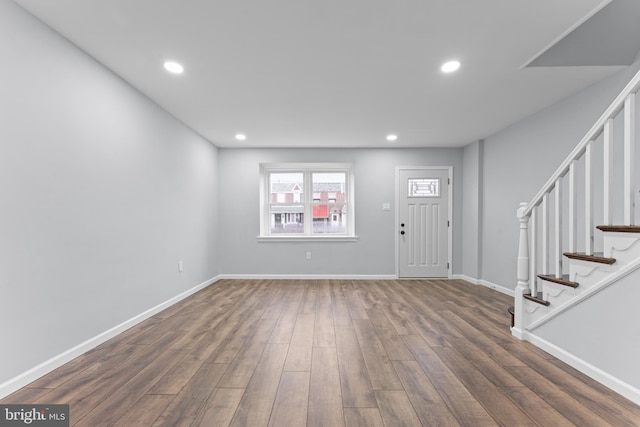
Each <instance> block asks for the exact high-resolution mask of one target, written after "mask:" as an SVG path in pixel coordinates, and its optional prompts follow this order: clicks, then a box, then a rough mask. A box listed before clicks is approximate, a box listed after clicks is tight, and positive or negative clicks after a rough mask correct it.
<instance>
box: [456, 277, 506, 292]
mask: <svg viewBox="0 0 640 427" xmlns="http://www.w3.org/2000/svg"><path fill="white" fill-rule="evenodd" d="M451 278H452V279H457V280H464V281H465V282H469V283H473V284H474V285H482V286H485V287H487V288H489V289H494V290H496V291H498V292H500V293H502V294H505V295H509V296H510V297H512V296H514V293H513V289H509V288H505V287H504V286H501V285H497V284H495V283H491V282H489V281H488V280H483V279H476V278H473V277H469V276H465V275H464V274H453V275H452V276H451Z"/></svg>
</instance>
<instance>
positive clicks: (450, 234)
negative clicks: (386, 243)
mask: <svg viewBox="0 0 640 427" xmlns="http://www.w3.org/2000/svg"><path fill="white" fill-rule="evenodd" d="M402 170H446V171H448V173H449V175H448V176H449V185H447V188H448V190H449V206H447V210H448V213H447V220H448V221H449V227H448V230H447V239H448V244H447V252H448V253H447V262H448V263H449V268H448V269H447V277H448V278H449V279H451V277H452V271H453V166H396V183H395V187H396V188H395V193H396V216H395V221H394V224H393V227H394V229H395V236H396V238H395V246H396V249H395V258H396V278H400V225H399V220H400V192H399V191H400V171H402Z"/></svg>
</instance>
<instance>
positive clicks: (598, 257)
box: [563, 252, 616, 264]
mask: <svg viewBox="0 0 640 427" xmlns="http://www.w3.org/2000/svg"><path fill="white" fill-rule="evenodd" d="M563 255H564V256H566V257H567V258H570V259H579V260H582V261H591V262H598V263H600V264H613V263H614V262H616V259H615V258H607V257H605V256H604V254H603V253H602V252H594V254H593V255H587V254H585V253H584V252H565V253H564V254H563Z"/></svg>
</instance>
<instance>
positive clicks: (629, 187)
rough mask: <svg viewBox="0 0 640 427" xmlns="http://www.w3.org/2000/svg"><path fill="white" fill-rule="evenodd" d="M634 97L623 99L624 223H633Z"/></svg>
mask: <svg viewBox="0 0 640 427" xmlns="http://www.w3.org/2000/svg"><path fill="white" fill-rule="evenodd" d="M635 111H636V97H635V94H633V93H632V94H630V95H628V96H627V98H626V99H625V100H624V184H623V191H624V223H625V225H634V222H635V221H634V218H633V211H634V209H633V208H634V206H633V204H634V199H635V194H634V191H635V190H634V179H635V123H636V122H635V119H636V114H635Z"/></svg>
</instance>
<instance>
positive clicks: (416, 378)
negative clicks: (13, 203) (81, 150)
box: [1, 280, 640, 427]
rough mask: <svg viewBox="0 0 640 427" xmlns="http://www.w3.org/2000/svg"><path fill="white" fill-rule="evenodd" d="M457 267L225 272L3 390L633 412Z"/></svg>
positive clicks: (418, 419)
mask: <svg viewBox="0 0 640 427" xmlns="http://www.w3.org/2000/svg"><path fill="white" fill-rule="evenodd" d="M510 304H512V299H511V298H510V297H508V296H506V295H503V294H500V293H498V292H495V291H492V290H490V289H487V288H485V287H481V286H474V285H471V284H469V283H466V282H463V281H456V280H385V281H382V280H381V281H352V280H222V281H219V282H217V283H215V284H214V285H212V286H210V287H208V288H207V289H204V290H202V291H200V292H198V293H197V294H195V295H193V296H191V297H189V298H188V299H186V300H183V301H181V302H180V303H178V304H176V305H174V306H172V307H170V308H169V309H167V310H165V311H163V312H161V313H159V314H157V315H155V316H153V317H152V318H150V319H147V320H146V321H144V322H142V323H140V324H139V325H137V326H136V327H134V328H131V329H129V330H128V331H126V332H124V333H122V334H120V335H119V336H117V337H115V338H114V339H112V340H110V341H108V342H106V343H104V344H102V345H101V346H99V347H97V348H95V349H93V350H91V351H90V352H88V353H86V354H84V355H82V356H80V357H78V358H77V359H75V360H73V361H71V362H70V363H68V364H66V365H64V366H62V367H61V368H59V369H57V370H55V371H54V372H52V373H50V374H49V375H46V376H44V377H43V378H41V379H39V380H37V381H35V382H34V383H32V384H30V385H29V386H27V387H25V388H23V389H21V390H19V391H17V392H16V393H14V394H12V395H11V396H8V397H6V398H5V399H3V400H2V401H1V403H51V404H54V403H63V404H69V405H70V417H71V424H72V425H73V426H78V427H84V426H88V427H96V426H112V425H115V426H126V427H130V426H216V427H217V426H250V427H259V426H286V427H291V426H305V425H307V426H328V427H339V426H367V427H369V426H394V427H395V426H474V427H476V426H496V425H500V426H534V425H540V426H554V427H555V426H571V425H579V426H616V427H619V426H638V425H640V407H638V406H636V405H634V404H633V403H632V402H630V401H628V400H627V399H625V398H623V397H622V396H620V395H618V394H616V393H614V392H612V391H610V390H609V389H607V388H606V387H604V386H602V385H600V384H598V383H596V382H595V381H593V380H591V379H589V378H588V377H586V376H584V375H583V374H581V373H579V372H577V371H575V370H574V369H572V368H570V367H568V366H567V365H565V364H564V363H562V362H560V361H559V360H557V359H555V358H553V357H552V356H550V355H548V354H546V353H545V352H543V351H541V350H539V349H537V348H535V347H533V346H531V345H530V344H528V343H526V342H521V341H518V340H517V339H515V338H513V337H512V336H511V334H510V332H509V327H508V325H509V315H508V314H507V312H506V308H507V306H509V305H510Z"/></svg>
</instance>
